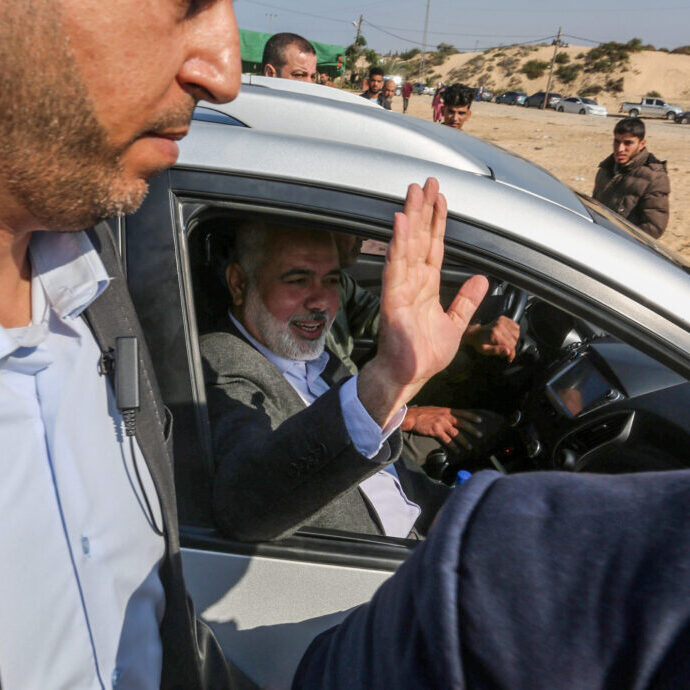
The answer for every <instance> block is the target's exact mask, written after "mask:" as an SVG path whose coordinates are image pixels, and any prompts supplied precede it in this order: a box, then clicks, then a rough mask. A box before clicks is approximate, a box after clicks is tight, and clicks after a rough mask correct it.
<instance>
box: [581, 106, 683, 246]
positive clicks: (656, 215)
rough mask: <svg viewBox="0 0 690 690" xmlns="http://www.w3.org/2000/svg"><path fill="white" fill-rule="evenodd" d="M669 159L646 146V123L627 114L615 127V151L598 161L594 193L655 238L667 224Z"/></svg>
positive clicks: (597, 197) (662, 231) (601, 200)
mask: <svg viewBox="0 0 690 690" xmlns="http://www.w3.org/2000/svg"><path fill="white" fill-rule="evenodd" d="M670 191H671V185H670V183H669V179H668V174H667V172H666V161H660V160H658V159H657V158H656V156H655V155H654V154H653V153H651V152H650V151H649V150H648V149H647V141H646V139H645V125H644V122H642V120H640V119H639V118H637V117H625V118H623V119H622V120H618V122H616V126H615V127H614V128H613V153H612V154H611V155H610V156H609V157H608V158H606V159H604V160H603V161H602V162H601V163H600V164H599V169H598V171H597V176H596V179H595V181H594V191H593V192H592V196H593V197H594V198H595V199H596V200H597V201H600V202H601V203H602V204H604V205H605V206H608V207H609V208H610V209H612V210H613V211H615V212H616V213H618V214H619V215H621V216H623V218H627V219H628V220H629V221H630V222H631V223H634V224H635V225H637V226H638V227H639V228H640V229H641V230H643V231H644V232H646V233H647V234H648V235H651V236H652V237H661V235H662V234H663V233H664V230H666V226H667V225H668V217H669V210H668V197H669V194H670Z"/></svg>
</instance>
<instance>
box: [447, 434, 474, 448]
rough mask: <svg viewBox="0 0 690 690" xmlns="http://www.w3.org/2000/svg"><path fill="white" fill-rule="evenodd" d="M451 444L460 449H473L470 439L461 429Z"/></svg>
mask: <svg viewBox="0 0 690 690" xmlns="http://www.w3.org/2000/svg"><path fill="white" fill-rule="evenodd" d="M451 445H452V446H455V447H456V448H457V449H458V450H463V449H464V450H472V444H471V443H470V441H469V439H468V438H466V437H465V436H464V434H461V433H460V432H459V431H458V433H457V436H456V437H455V438H454V439H453V443H452V444H451Z"/></svg>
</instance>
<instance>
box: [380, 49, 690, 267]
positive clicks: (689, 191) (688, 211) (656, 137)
mask: <svg viewBox="0 0 690 690" xmlns="http://www.w3.org/2000/svg"><path fill="white" fill-rule="evenodd" d="M666 57H669V56H666ZM671 57H674V56H671ZM680 57H684V56H680ZM393 109H394V110H396V111H400V110H402V103H401V99H400V98H396V99H395V101H394V103H393ZM472 110H473V116H472V119H471V120H470V121H469V123H468V124H466V125H465V130H464V131H466V132H467V133H468V134H472V135H474V136H478V137H481V138H482V139H485V140H487V141H491V142H493V143H496V144H498V145H500V146H502V147H504V148H506V149H508V150H509V151H514V152H515V153H519V154H520V155H522V156H524V157H525V158H528V159H530V160H532V161H534V162H535V163H538V164H539V165H541V166H543V167H544V168H546V169H547V170H549V171H551V172H552V173H553V174H554V175H556V177H558V178H559V179H560V180H562V181H563V182H564V183H565V184H567V185H569V186H571V187H573V189H575V190H577V191H580V192H586V193H587V194H591V192H592V188H593V186H594V176H595V174H596V169H597V166H598V164H599V162H600V161H601V160H603V159H604V158H605V157H606V156H607V155H608V154H609V153H610V151H611V140H612V131H613V127H614V124H615V122H616V118H615V117H607V118H602V117H593V116H582V115H570V114H565V113H557V112H554V111H553V110H547V111H546V112H542V111H540V110H536V109H533V108H523V107H519V106H507V105H497V104H495V103H475V104H474V105H473V107H472ZM408 114H409V115H413V116H417V117H421V118H424V119H426V120H431V98H430V97H429V96H413V97H412V100H411V102H410V108H409V110H408ZM645 124H646V125H647V141H648V146H649V149H650V150H651V151H652V152H653V153H654V154H655V155H656V156H657V157H658V158H660V159H661V160H666V161H668V163H667V165H668V172H669V177H670V179H671V200H670V202H671V219H670V222H669V227H668V229H667V230H666V233H665V234H664V235H663V236H662V238H661V240H660V243H661V244H662V245H663V246H664V247H666V248H668V249H671V250H673V251H676V252H678V253H680V254H681V255H682V256H683V258H684V261H685V262H686V263H688V264H690V185H688V180H690V125H677V124H675V123H672V122H666V121H663V120H645ZM440 126H442V125H439V127H440Z"/></svg>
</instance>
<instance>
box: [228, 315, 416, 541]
mask: <svg viewBox="0 0 690 690" xmlns="http://www.w3.org/2000/svg"><path fill="white" fill-rule="evenodd" d="M228 315H229V316H230V319H231V321H232V322H233V324H234V325H235V326H236V327H237V329H238V330H239V331H240V333H242V335H243V336H244V337H245V338H246V339H247V340H248V341H249V342H250V343H251V344H252V345H253V346H254V347H255V348H256V349H257V350H258V351H259V352H260V353H261V354H262V355H264V357H266V359H268V361H269V362H271V364H273V365H274V366H275V367H276V368H277V369H278V371H279V372H280V373H281V374H282V375H283V376H284V377H285V379H286V381H287V382H288V383H289V384H290V385H291V386H292V387H293V388H294V389H295V391H297V394H298V395H299V396H300V398H302V400H303V401H304V404H305V405H311V403H313V402H314V400H316V398H318V397H319V396H320V395H323V394H324V393H325V392H326V391H327V390H328V389H329V386H328V384H327V383H326V382H325V381H324V380H323V378H322V377H321V374H322V373H323V371H324V369H325V368H326V365H327V364H328V359H329V357H330V355H329V354H328V352H325V351H324V352H322V353H321V355H320V356H319V357H318V358H316V359H313V360H308V361H298V360H294V359H286V358H285V357H280V356H279V355H277V354H275V352H272V351H271V350H269V349H268V348H267V347H266V346H265V345H262V344H261V343H260V342H259V341H258V340H256V338H254V337H252V335H251V334H250V333H249V332H248V331H247V330H246V329H245V328H244V326H243V325H242V324H241V323H240V322H239V321H238V320H237V319H236V318H235V317H234V316H233V315H232V314H231V313H229V314H228ZM339 395H340V407H341V408H342V411H343V418H344V420H345V427H346V428H347V431H348V433H349V434H350V438H351V439H352V443H353V444H354V446H355V448H356V449H357V451H358V452H359V453H360V454H361V455H364V456H365V457H367V458H373V457H374V456H375V455H377V454H378V452H379V451H380V450H381V447H382V446H383V444H384V442H385V441H386V439H387V438H388V437H389V436H390V435H391V434H392V433H393V432H394V431H395V430H396V429H397V428H398V427H399V426H400V425H401V424H402V421H403V419H404V418H405V413H406V408H405V407H403V408H402V409H401V410H399V411H398V413H397V414H396V415H395V416H394V417H393V419H392V420H391V421H390V423H389V424H388V426H387V427H386V428H385V429H383V430H382V429H381V427H380V426H379V425H378V424H377V423H376V422H375V421H374V420H373V419H372V418H371V415H370V414H369V413H368V412H367V410H366V408H365V407H364V405H362V403H361V401H360V399H359V397H358V396H357V375H355V376H353V377H352V378H351V379H349V380H348V381H346V382H345V383H344V384H343V385H342V386H341V387H340V393H339ZM389 457H390V456H388V457H386V458H382V459H381V462H386V461H387V460H388V459H389ZM359 488H360V489H361V490H362V492H363V493H364V495H365V496H366V497H367V500H368V501H369V503H370V505H371V507H372V508H373V509H374V510H375V511H376V514H377V515H378V518H379V520H380V522H381V525H382V526H383V529H384V532H385V533H386V535H388V536H390V537H401V538H405V537H407V536H408V535H409V533H410V530H411V529H412V527H413V525H414V523H415V522H416V521H417V518H418V517H419V514H420V512H421V509H420V507H419V506H418V505H417V504H416V503H413V502H412V501H410V500H409V499H408V498H407V496H405V492H404V491H403V489H402V486H400V481H399V480H398V475H397V473H396V471H395V467H394V466H393V465H392V464H390V465H387V466H386V468H385V469H384V470H379V471H378V472H377V473H376V474H374V475H372V476H371V477H369V478H368V479H365V480H364V481H363V482H361V483H360V485H359Z"/></svg>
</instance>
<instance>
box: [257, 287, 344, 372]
mask: <svg viewBox="0 0 690 690" xmlns="http://www.w3.org/2000/svg"><path fill="white" fill-rule="evenodd" d="M245 313H246V316H247V318H248V320H250V321H252V322H253V323H255V324H256V327H257V329H258V331H259V333H260V334H261V338H262V339H263V343H264V345H266V347H267V348H268V349H269V350H271V352H274V353H275V354H277V355H278V356H279V357H284V358H285V359H292V360H297V361H305V362H306V361H309V360H312V359H316V358H317V357H319V356H320V355H321V353H322V352H323V350H324V347H325V346H326V334H327V333H328V331H329V330H330V328H331V324H332V323H333V319H334V318H335V315H333V316H330V315H328V314H326V321H327V322H326V328H324V330H323V333H322V334H321V335H320V336H319V337H318V338H317V339H316V340H307V339H304V338H300V337H299V336H296V335H295V334H294V333H292V331H291V330H290V323H291V322H292V321H302V320H310V319H314V316H315V315H316V314H318V313H313V314H300V315H298V316H293V317H292V318H291V319H290V320H289V321H287V322H285V323H283V322H282V321H279V320H278V319H276V317H275V316H273V314H271V312H270V311H269V310H268V309H267V308H266V305H265V304H264V303H263V300H262V299H261V296H260V295H259V291H258V290H257V289H256V287H255V286H253V285H251V284H250V285H249V286H248V287H247V294H246V307H245ZM316 318H318V316H317V317H316Z"/></svg>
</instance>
